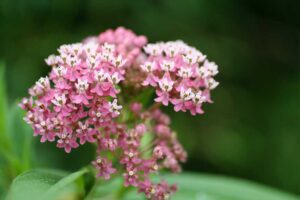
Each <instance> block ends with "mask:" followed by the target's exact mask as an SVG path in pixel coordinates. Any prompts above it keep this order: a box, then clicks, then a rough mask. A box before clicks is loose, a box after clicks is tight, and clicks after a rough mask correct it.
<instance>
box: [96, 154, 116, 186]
mask: <svg viewBox="0 0 300 200" xmlns="http://www.w3.org/2000/svg"><path fill="white" fill-rule="evenodd" d="M92 164H93V165H94V166H95V167H96V169H97V170H98V173H97V176H98V177H103V178H104V179H105V180H108V179H110V176H111V174H114V173H116V169H114V168H112V163H111V162H110V161H108V160H106V159H105V158H102V157H100V156H98V157H97V159H96V160H95V161H93V162H92Z"/></svg>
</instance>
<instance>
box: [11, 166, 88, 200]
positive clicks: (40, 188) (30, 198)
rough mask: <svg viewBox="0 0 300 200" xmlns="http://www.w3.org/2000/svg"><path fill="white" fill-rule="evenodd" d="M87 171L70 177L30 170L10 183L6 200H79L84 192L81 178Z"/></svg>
mask: <svg viewBox="0 0 300 200" xmlns="http://www.w3.org/2000/svg"><path fill="white" fill-rule="evenodd" d="M87 172H88V170H87V169H82V170H80V171H77V172H74V173H72V174H70V175H67V173H65V172H62V171H58V170H31V171H28V172H25V173H23V174H21V175H19V176H18V177H17V178H16V179H15V180H14V181H13V183H12V185H11V188H10V192H9V194H8V196H7V200H40V199H43V200H56V199H70V200H72V199H79V197H80V196H81V195H82V192H83V190H84V187H83V186H84V185H83V176H84V175H85V174H86V173H87Z"/></svg>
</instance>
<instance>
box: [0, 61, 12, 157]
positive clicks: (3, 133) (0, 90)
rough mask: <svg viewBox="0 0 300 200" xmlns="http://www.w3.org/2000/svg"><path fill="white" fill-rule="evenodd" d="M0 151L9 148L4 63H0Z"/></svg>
mask: <svg viewBox="0 0 300 200" xmlns="http://www.w3.org/2000/svg"><path fill="white" fill-rule="evenodd" d="M0 110H1V112H0V150H1V151H2V152H3V151H6V150H7V149H9V148H10V144H9V140H8V135H7V134H8V133H7V102H6V84H5V70H4V63H3V62H1V61H0Z"/></svg>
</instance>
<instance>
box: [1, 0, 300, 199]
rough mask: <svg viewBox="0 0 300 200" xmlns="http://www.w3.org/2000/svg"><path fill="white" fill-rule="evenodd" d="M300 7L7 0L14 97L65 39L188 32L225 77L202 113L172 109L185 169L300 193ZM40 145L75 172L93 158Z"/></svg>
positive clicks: (4, 51)
mask: <svg viewBox="0 0 300 200" xmlns="http://www.w3.org/2000/svg"><path fill="white" fill-rule="evenodd" d="M299 8H300V6H299V1H296V0H295V1H293V0H285V1H283V0H264V1H250V0H249V1H241V0H230V1H229V0H228V1H217V0H182V1H180V0H156V1H154V0H153V1H146V0H131V1H112V0H104V1H98V0H86V1H80V0H26V1H24V0H1V1H0V60H2V61H4V62H5V64H6V80H7V87H8V88H7V90H8V94H9V103H12V102H14V101H15V100H16V99H17V98H20V97H22V96H27V89H28V88H29V87H30V86H31V85H33V84H34V82H35V81H36V80H37V79H38V78H39V77H40V76H45V75H46V74H47V73H48V72H49V71H50V68H48V67H46V65H45V64H44V58H45V57H47V56H48V55H49V54H52V53H55V51H56V48H57V47H58V46H59V45H61V44H64V43H73V42H77V41H81V40H82V39H83V38H85V37H86V36H88V35H97V34H98V33H99V32H102V31H104V30H106V29H108V28H116V27H117V26H125V27H127V28H130V29H132V30H133V31H135V32H136V33H138V34H143V35H146V36H147V37H148V38H149V40H150V42H155V41H160V40H163V41H167V40H175V39H182V40H184V41H185V42H187V43H188V44H190V45H192V46H195V47H197V48H198V49H200V50H201V51H202V52H203V53H205V54H207V55H208V58H209V59H210V60H213V61H215V62H216V63H217V64H218V65H219V71H220V74H219V75H218V76H217V77H216V79H217V80H218V81H220V83H221V84H220V86H219V87H218V88H217V89H216V90H215V91H213V94H212V96H213V100H214V102H215V103H214V104H212V105H206V106H205V107H204V109H205V111H206V113H205V114H204V115H201V116H197V117H192V116H190V115H189V114H186V113H174V112H173V111H172V110H171V109H170V108H167V109H166V111H167V112H168V113H169V114H171V115H172V118H173V128H174V129H175V130H176V131H177V132H178V137H179V138H180V140H181V141H182V143H183V145H184V146H185V148H186V149H187V150H188V152H189V160H188V162H187V163H186V164H185V165H184V169H185V170H187V171H197V172H209V173H215V174H223V175H229V176H235V177H241V178H246V179H249V180H254V181H257V182H260V183H264V184H267V185H270V186H273V187H277V188H280V189H283V190H286V191H290V192H294V193H298V194H300V125H299V124H300V109H299V102H300V94H299V91H300V82H299V75H300V74H299V61H300V60H299V56H300V54H299V45H300V38H299V33H300V32H299V30H300V22H299V19H300V16H299ZM36 140H37V139H36ZM35 148H39V152H40V154H41V155H40V157H39V158H38V159H40V160H41V161H43V162H42V163H44V166H47V167H49V165H50V166H56V167H60V168H63V169H69V170H75V169H78V168H79V167H81V166H82V165H83V164H85V163H88V162H89V161H90V160H91V159H92V158H93V155H92V154H91V153H90V152H92V151H91V148H90V147H89V146H86V147H83V148H81V149H79V150H75V151H74V152H72V153H71V154H70V155H66V154H64V152H63V151H61V150H57V149H55V148H54V147H53V145H51V144H50V145H41V144H37V146H36V147H35ZM42 152H44V154H43V153H42ZM45 153H46V154H47V156H43V155H45ZM70 163H71V164H70Z"/></svg>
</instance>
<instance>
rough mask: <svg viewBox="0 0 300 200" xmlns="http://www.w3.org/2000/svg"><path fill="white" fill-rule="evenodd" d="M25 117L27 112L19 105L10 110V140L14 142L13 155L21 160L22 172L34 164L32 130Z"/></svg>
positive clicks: (15, 104) (14, 105)
mask: <svg viewBox="0 0 300 200" xmlns="http://www.w3.org/2000/svg"><path fill="white" fill-rule="evenodd" d="M24 115H25V112H23V110H22V109H21V108H20V107H19V106H18V104H17V103H14V104H13V106H12V107H11V108H10V109H9V123H8V130H9V136H10V140H11V141H14V145H13V151H14V152H13V153H14V154H15V155H17V157H18V158H19V159H18V160H19V161H20V166H19V167H20V169H19V171H20V172H24V171H26V170H28V169H29V168H30V165H31V163H32V146H33V144H32V141H33V136H32V129H31V127H30V126H29V125H28V124H26V123H25V122H24V120H23V117H24Z"/></svg>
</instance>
